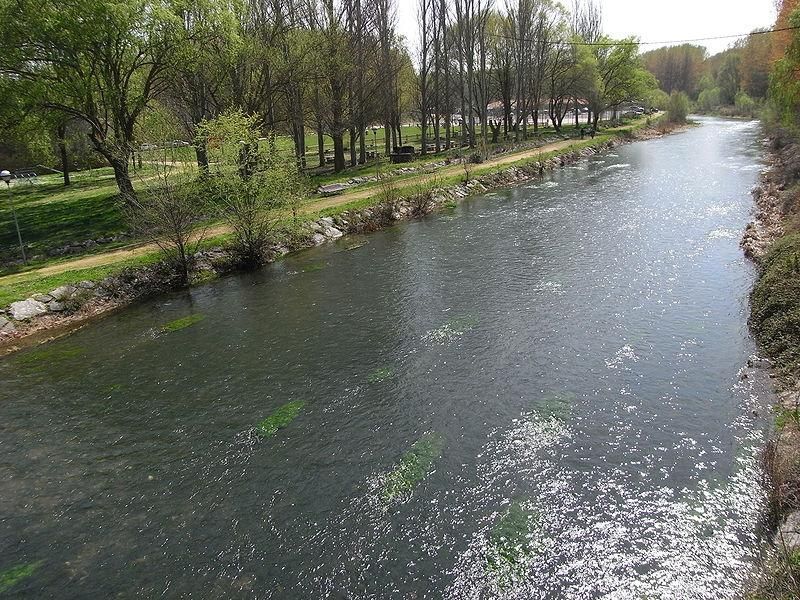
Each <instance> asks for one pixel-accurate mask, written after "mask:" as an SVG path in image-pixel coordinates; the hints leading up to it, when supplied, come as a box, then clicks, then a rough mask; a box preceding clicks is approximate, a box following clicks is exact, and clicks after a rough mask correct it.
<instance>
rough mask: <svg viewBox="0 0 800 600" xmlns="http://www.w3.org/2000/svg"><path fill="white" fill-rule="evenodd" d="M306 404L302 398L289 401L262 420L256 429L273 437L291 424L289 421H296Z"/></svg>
mask: <svg viewBox="0 0 800 600" xmlns="http://www.w3.org/2000/svg"><path fill="white" fill-rule="evenodd" d="M304 406H305V402H303V401H302V400H294V401H292V402H287V403H286V404H284V405H283V406H281V407H280V408H279V409H278V410H276V411H275V412H274V413H272V414H271V415H270V416H268V417H267V418H266V419H264V420H263V421H261V422H260V423H259V424H258V426H257V427H256V429H258V432H259V433H260V434H261V435H263V436H264V437H272V436H273V435H275V434H276V433H278V431H279V430H281V429H283V428H284V427H286V426H287V425H289V423H291V422H292V421H294V420H295V419H296V418H297V415H299V414H300V411H301V410H303V407H304Z"/></svg>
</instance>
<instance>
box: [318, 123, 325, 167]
mask: <svg viewBox="0 0 800 600" xmlns="http://www.w3.org/2000/svg"><path fill="white" fill-rule="evenodd" d="M317 151H318V152H319V166H320V167H324V166H325V134H324V133H323V132H322V124H321V123H320V124H319V125H317Z"/></svg>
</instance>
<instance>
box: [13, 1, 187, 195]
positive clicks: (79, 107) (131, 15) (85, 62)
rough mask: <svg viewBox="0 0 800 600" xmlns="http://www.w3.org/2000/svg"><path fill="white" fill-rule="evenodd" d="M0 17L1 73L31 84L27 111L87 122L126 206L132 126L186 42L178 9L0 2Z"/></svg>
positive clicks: (162, 86) (143, 4)
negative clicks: (49, 112) (57, 113)
mask: <svg viewBox="0 0 800 600" xmlns="http://www.w3.org/2000/svg"><path fill="white" fill-rule="evenodd" d="M0 19H1V20H2V22H3V23H4V30H3V37H2V41H0V72H2V73H6V74H11V75H12V76H13V77H16V78H19V79H21V80H26V81H28V82H30V83H31V84H32V85H31V86H30V87H29V88H28V89H29V97H28V99H27V100H28V102H29V104H30V105H31V106H34V107H38V108H45V109H50V110H55V111H60V112H61V113H63V114H64V115H67V116H71V117H74V118H76V119H79V120H81V121H83V122H84V123H86V124H87V125H88V126H89V137H90V139H91V141H92V144H93V146H94V148H95V150H96V151H97V152H99V153H100V154H101V155H102V156H103V157H104V158H105V159H106V160H107V161H108V163H109V164H110V165H111V167H112V168H113V169H114V177H115V179H116V182H117V185H118V187H119V190H120V193H121V195H122V197H123V198H124V199H126V200H128V201H131V200H133V199H134V198H135V192H134V190H133V185H132V183H131V179H130V175H129V172H128V162H129V159H130V154H131V151H132V148H133V141H134V128H135V125H136V122H137V120H138V119H139V117H140V115H141V114H142V111H144V110H145V108H146V107H147V105H148V104H149V103H150V102H151V101H152V100H153V99H154V98H156V97H158V96H160V95H161V94H163V93H164V92H165V91H166V89H167V87H168V84H169V77H170V67H171V66H172V65H173V62H172V61H173V60H174V57H175V56H176V54H177V52H178V49H179V48H180V46H181V44H183V43H184V42H185V40H186V36H185V31H184V29H183V27H182V26H181V20H180V17H179V13H178V7H177V6H173V5H172V4H171V3H170V2H159V1H157V0H105V1H103V2H96V1H93V0H73V1H71V2H62V3H55V2H49V1H46V0H0Z"/></svg>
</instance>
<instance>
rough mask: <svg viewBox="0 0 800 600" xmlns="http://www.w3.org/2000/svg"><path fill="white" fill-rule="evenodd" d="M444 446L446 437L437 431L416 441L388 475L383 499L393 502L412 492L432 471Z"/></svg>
mask: <svg viewBox="0 0 800 600" xmlns="http://www.w3.org/2000/svg"><path fill="white" fill-rule="evenodd" d="M443 448H444V438H443V437H442V436H440V435H439V434H437V433H426V434H425V435H423V436H422V437H421V438H419V439H418V440H417V441H416V442H414V443H413V444H412V445H411V448H410V449H409V450H408V451H407V452H406V453H405V454H404V455H403V456H402V458H401V459H400V462H399V463H398V464H397V466H396V467H395V468H394V470H392V471H391V472H390V473H389V474H388V476H387V477H386V482H385V483H384V486H383V494H382V495H383V499H384V500H385V501H387V502H391V501H393V500H395V499H397V498H399V497H400V496H404V495H406V494H408V493H410V492H411V491H412V490H413V489H414V488H415V487H416V486H417V485H418V484H419V483H420V482H421V481H422V480H423V479H425V477H427V476H428V474H429V473H430V472H431V470H432V469H433V464H434V463H435V462H436V460H437V459H438V458H439V456H441V454H442V449H443Z"/></svg>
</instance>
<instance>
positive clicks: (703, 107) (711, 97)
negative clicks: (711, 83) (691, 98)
mask: <svg viewBox="0 0 800 600" xmlns="http://www.w3.org/2000/svg"><path fill="white" fill-rule="evenodd" d="M720 104H721V100H720V91H719V88H718V87H715V88H710V89H707V90H703V91H702V92H700V95H699V96H698V97H697V110H699V111H700V112H704V113H710V112H713V111H714V110H716V109H717V107H719V105H720Z"/></svg>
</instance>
